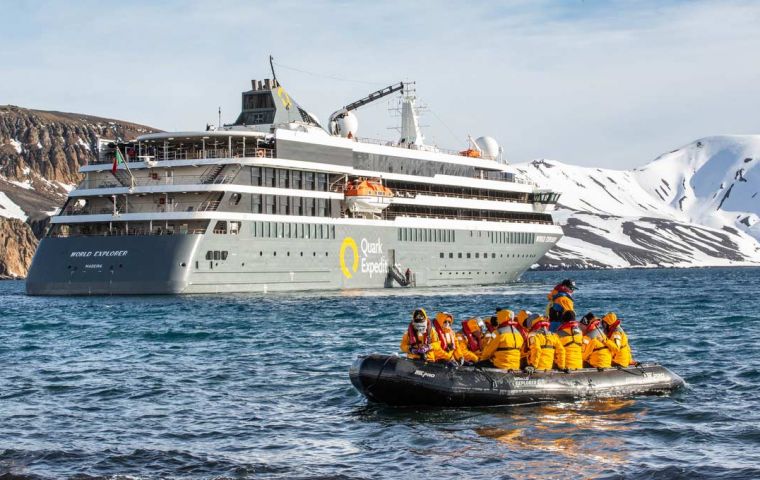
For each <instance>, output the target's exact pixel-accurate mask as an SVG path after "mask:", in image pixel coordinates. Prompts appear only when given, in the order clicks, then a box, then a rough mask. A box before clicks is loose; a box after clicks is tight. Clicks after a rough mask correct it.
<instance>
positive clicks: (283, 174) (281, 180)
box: [277, 169, 288, 188]
mask: <svg viewBox="0 0 760 480" xmlns="http://www.w3.org/2000/svg"><path fill="white" fill-rule="evenodd" d="M277 186H278V187H280V188H288V171H287V170H282V169H278V170H277Z"/></svg>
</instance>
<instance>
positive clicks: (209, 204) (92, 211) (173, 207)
mask: <svg viewBox="0 0 760 480" xmlns="http://www.w3.org/2000/svg"><path fill="white" fill-rule="evenodd" d="M162 199H163V197H160V198H159V201H160V200H162ZM220 204H221V202H220V201H219V200H205V201H203V202H192V203H191V202H176V203H175V202H171V201H170V202H164V203H155V202H135V201H130V202H129V205H128V208H127V209H118V210H116V211H114V209H113V208H112V207H111V208H93V207H83V208H66V209H64V210H62V211H61V212H60V213H59V214H58V215H60V216H64V217H68V216H74V215H116V216H118V215H122V214H126V213H167V212H213V211H216V210H218V209H219V205H220Z"/></svg>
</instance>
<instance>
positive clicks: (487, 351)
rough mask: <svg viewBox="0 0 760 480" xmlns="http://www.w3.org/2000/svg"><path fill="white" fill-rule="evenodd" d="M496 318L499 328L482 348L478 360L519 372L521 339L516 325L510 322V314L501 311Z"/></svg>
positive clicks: (522, 342) (507, 311)
mask: <svg viewBox="0 0 760 480" xmlns="http://www.w3.org/2000/svg"><path fill="white" fill-rule="evenodd" d="M505 312H506V313H505ZM496 316H497V319H498V320H499V325H500V326H499V328H498V329H497V330H496V332H495V333H496V336H495V337H494V338H493V339H491V340H490V341H489V342H488V343H487V344H486V346H485V347H483V352H482V353H481V354H480V360H481V361H482V360H491V362H493V364H494V366H495V367H496V368H503V369H505V370H519V369H520V353H521V352H522V349H523V344H524V341H523V337H522V335H521V334H520V331H519V330H518V329H517V324H516V323H515V322H513V321H512V312H510V311H509V310H502V311H500V312H498V313H497V314H496Z"/></svg>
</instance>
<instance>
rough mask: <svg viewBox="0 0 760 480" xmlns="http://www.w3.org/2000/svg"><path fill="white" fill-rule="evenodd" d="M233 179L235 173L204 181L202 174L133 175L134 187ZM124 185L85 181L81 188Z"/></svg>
mask: <svg viewBox="0 0 760 480" xmlns="http://www.w3.org/2000/svg"><path fill="white" fill-rule="evenodd" d="M234 179H235V175H231V174H229V175H220V176H218V177H216V178H214V179H213V181H211V182H206V181H205V180H206V178H204V176H203V175H172V176H165V175H164V176H158V177H157V178H155V177H154V178H152V177H148V178H144V177H139V176H136V177H135V181H134V185H135V186H136V187H150V186H160V185H202V184H207V183H212V184H217V185H218V184H230V183H232V181H233V180H234ZM123 186H124V185H122V184H120V183H118V182H114V181H110V180H105V181H102V182H85V184H84V185H83V188H120V187H123Z"/></svg>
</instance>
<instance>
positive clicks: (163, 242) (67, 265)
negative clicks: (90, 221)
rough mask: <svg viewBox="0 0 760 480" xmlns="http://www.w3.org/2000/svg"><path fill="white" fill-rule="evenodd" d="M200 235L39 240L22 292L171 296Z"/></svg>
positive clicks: (179, 287)
mask: <svg viewBox="0 0 760 480" xmlns="http://www.w3.org/2000/svg"><path fill="white" fill-rule="evenodd" d="M200 239H201V235H167V236H113V237H75V238H43V239H42V241H41V242H40V245H39V247H38V248H37V252H36V253H35V255H34V260H33V261H32V266H31V267H30V269H29V274H28V276H27V278H26V293H27V294H28V295H128V294H143V295H150V294H176V293H182V292H183V291H185V289H186V288H187V284H188V276H189V274H190V259H191V258H192V257H193V254H194V251H195V249H196V247H197V245H198V242H199V241H200Z"/></svg>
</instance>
